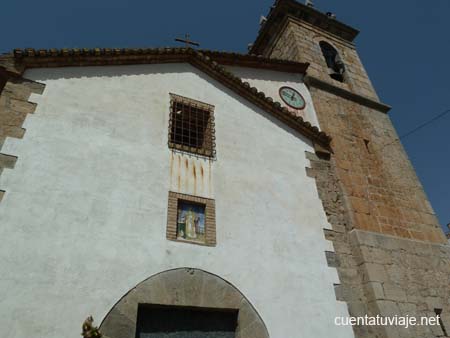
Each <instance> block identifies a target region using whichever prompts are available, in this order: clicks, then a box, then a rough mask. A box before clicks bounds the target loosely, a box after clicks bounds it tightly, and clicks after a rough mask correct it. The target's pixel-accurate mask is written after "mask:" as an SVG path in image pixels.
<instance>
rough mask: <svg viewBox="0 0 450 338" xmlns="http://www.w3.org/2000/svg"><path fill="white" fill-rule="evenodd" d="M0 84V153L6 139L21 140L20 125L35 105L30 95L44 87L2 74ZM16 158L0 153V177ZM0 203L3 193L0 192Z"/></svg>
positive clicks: (21, 129)
mask: <svg viewBox="0 0 450 338" xmlns="http://www.w3.org/2000/svg"><path fill="white" fill-rule="evenodd" d="M3 75H4V76H3V77H2V80H3V82H2V83H1V84H0V93H1V95H0V151H1V149H2V146H3V143H4V142H5V139H6V138H7V137H13V138H22V137H23V135H24V133H25V129H24V128H22V124H23V122H24V121H25V118H26V116H27V114H30V113H33V112H34V110H35V109H36V104H35V103H32V102H29V101H28V98H29V97H30V95H31V93H39V94H40V93H42V91H43V90H44V85H43V84H40V83H37V82H34V81H30V80H26V79H23V78H21V77H11V76H10V75H8V74H6V72H4V73H3ZM16 160H17V157H16V156H14V154H4V153H2V152H0V175H1V173H2V171H3V169H5V168H9V169H12V168H14V165H15V163H16ZM1 188H2V187H1V186H0V201H1V199H2V198H3V195H4V193H5V191H3V190H1Z"/></svg>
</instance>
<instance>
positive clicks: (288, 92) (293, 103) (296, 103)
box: [280, 87, 306, 109]
mask: <svg viewBox="0 0 450 338" xmlns="http://www.w3.org/2000/svg"><path fill="white" fill-rule="evenodd" d="M280 97H281V99H282V100H283V101H284V103H286V104H287V105H288V106H289V107H291V108H294V109H303V108H305V106H306V102H305V99H304V98H303V96H302V94H300V93H299V92H298V91H296V90H295V89H293V88H291V87H281V88H280Z"/></svg>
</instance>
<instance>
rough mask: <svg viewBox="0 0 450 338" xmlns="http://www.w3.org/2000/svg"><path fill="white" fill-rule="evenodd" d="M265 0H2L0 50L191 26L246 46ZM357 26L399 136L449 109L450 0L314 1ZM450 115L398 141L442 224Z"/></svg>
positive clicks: (138, 39) (197, 35)
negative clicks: (389, 107) (400, 142)
mask: <svg viewBox="0 0 450 338" xmlns="http://www.w3.org/2000/svg"><path fill="white" fill-rule="evenodd" d="M272 4H273V1H272V0H258V1H256V0H246V1H243V0H228V1H220V2H219V1H211V0H209V1H206V0H191V1H186V0H184V1H181V0H172V1H158V2H157V1H128V2H125V1H123V0H122V1H118V0H108V1H106V0H97V1H94V0H90V1H88V0H78V1H61V0H59V1H54V0H52V1H48V0H47V1H46V0H41V1H30V0H25V1H5V3H3V4H2V11H1V13H0V28H1V32H2V37H1V39H0V52H6V51H9V50H11V49H13V48H26V47H34V48H63V47H69V48H74V47H161V46H174V45H177V44H176V43H175V42H174V41H173V39H174V38H175V37H182V36H183V35H184V34H185V33H190V34H191V37H192V39H194V40H196V41H199V42H200V43H201V45H202V48H208V49H218V50H232V51H239V52H246V48H247V44H248V43H250V42H252V41H253V40H254V39H255V37H256V35H257V31H258V21H259V17H260V15H264V14H266V13H267V12H268V10H269V7H270V6H271V5H272ZM315 4H316V7H317V8H318V9H320V10H322V11H332V12H334V13H336V14H337V17H338V19H339V20H341V21H343V22H345V23H347V24H349V25H351V26H354V27H356V28H358V29H360V30H361V33H360V36H359V37H358V38H357V40H356V42H357V47H358V50H359V53H360V56H361V58H362V60H363V63H364V65H365V66H366V69H367V71H368V73H369V75H370V77H371V79H372V82H373V83H374V85H375V88H376V89H377V91H378V93H379V95H380V97H381V99H382V101H383V102H385V103H387V104H389V105H391V106H393V109H392V111H391V112H390V113H389V115H390V116H391V118H392V121H393V123H394V125H395V127H396V129H397V131H398V133H399V134H400V135H403V134H405V133H406V132H408V131H409V130H411V129H413V128H415V127H416V126H418V125H420V124H421V123H423V122H425V121H427V120H429V119H431V118H432V117H433V116H435V115H438V114H439V113H440V112H442V111H444V110H446V109H449V108H450V100H449V99H448V98H449V96H450V85H449V80H450V61H449V60H450V34H449V32H450V30H449V24H448V13H450V1H448V0H435V1H433V2H430V1H424V0H396V1H392V0H378V1H361V0H344V1H332V0H316V1H315ZM449 129H450V114H448V115H446V116H445V117H444V118H442V119H440V120H439V121H437V122H435V123H433V124H431V125H430V126H428V127H427V128H425V129H423V130H420V131H419V132H417V133H415V134H413V135H411V136H409V137H408V138H405V139H404V140H403V144H404V146H405V148H406V150H407V152H408V155H409V157H410V159H411V161H412V163H413V165H414V167H415V168H416V171H417V174H418V176H419V177H420V179H421V182H422V184H423V185H424V187H425V190H426V192H427V194H428V196H429V198H430V200H431V203H432V205H433V207H434V208H435V211H436V213H437V214H438V217H439V220H440V222H441V224H442V225H445V224H447V223H450V178H449V167H450V146H449V141H448V135H449V134H448V133H449Z"/></svg>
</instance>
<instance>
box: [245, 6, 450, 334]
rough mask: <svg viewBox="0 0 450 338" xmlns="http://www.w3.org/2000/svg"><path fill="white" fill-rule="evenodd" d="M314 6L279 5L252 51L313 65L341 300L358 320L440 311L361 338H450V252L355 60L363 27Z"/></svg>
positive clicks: (316, 172) (314, 171)
mask: <svg viewBox="0 0 450 338" xmlns="http://www.w3.org/2000/svg"><path fill="white" fill-rule="evenodd" d="M308 3H309V5H303V4H300V3H298V2H296V1H293V0H278V1H276V2H275V4H274V6H273V7H272V8H271V11H270V13H269V15H268V16H267V20H266V21H265V22H264V23H263V25H262V26H261V29H260V32H259V34H258V37H257V39H256V41H255V43H254V44H253V45H252V47H251V50H250V53H251V54H258V55H264V56H267V57H271V58H278V59H288V60H293V61H298V62H308V63H310V66H309V68H308V71H307V76H306V78H305V82H306V83H307V84H308V86H309V89H310V92H311V95H312V98H313V101H314V105H315V110H316V112H317V115H318V120H319V123H320V127H321V129H322V130H323V131H325V132H326V133H328V135H330V136H331V137H332V153H328V154H327V153H324V152H322V151H321V150H320V149H318V151H317V152H316V154H307V156H308V158H309V159H310V161H311V168H309V169H308V174H309V175H310V176H312V177H314V178H315V179H316V183H317V187H318V190H319V195H320V198H321V200H322V202H323V206H324V209H325V212H326V214H327V216H328V221H329V222H330V223H331V224H332V226H333V231H326V233H325V236H326V238H327V239H329V240H331V241H333V245H334V249H335V252H334V253H327V257H328V259H329V265H330V266H334V267H336V268H337V271H338V274H339V277H340V281H341V284H340V285H336V296H337V298H338V299H339V300H343V301H345V302H347V304H348V308H349V312H350V314H351V315H353V316H364V315H365V314H368V315H377V314H380V315H384V316H388V315H392V316H393V315H399V316H401V315H406V314H408V315H410V316H415V317H420V316H434V315H436V313H441V317H442V321H441V323H440V325H437V326H415V327H410V328H408V329H403V328H398V327H392V326H390V327H367V326H360V327H358V326H356V327H354V331H355V334H356V336H357V337H375V336H377V337H400V336H402V334H403V335H407V336H409V337H422V336H427V335H428V336H430V335H433V336H439V335H446V328H447V331H448V330H449V329H450V316H449V314H450V303H449V302H448V295H449V294H450V287H449V285H448V282H447V281H448V278H449V276H450V268H449V266H450V247H449V246H448V244H446V243H447V242H446V238H445V236H444V233H443V231H442V229H441V227H440V225H439V222H438V220H437V218H436V216H435V213H434V211H433V209H432V207H431V205H430V203H429V201H428V199H427V196H426V194H425V192H424V190H423V188H422V186H421V184H420V182H419V179H418V178H417V176H416V174H415V171H414V168H413V167H412V165H411V163H410V161H409V159H408V157H407V155H406V153H405V151H404V149H403V147H402V145H401V143H400V142H399V140H398V135H397V133H396V131H395V129H394V127H393V125H392V123H391V121H390V119H389V117H388V115H387V112H388V111H389V109H390V107H389V106H387V105H385V104H383V103H382V102H380V100H379V98H378V96H377V94H376V92H375V89H374V88H373V86H372V83H371V81H370V79H369V77H368V75H367V73H366V71H365V69H364V66H363V65H362V63H361V60H360V58H359V56H358V54H357V51H356V47H355V44H354V39H355V38H356V36H357V35H358V31H357V30H355V29H354V28H352V27H349V26H348V25H346V24H344V23H341V22H339V21H338V20H336V18H335V16H334V15H333V14H332V13H327V14H324V13H321V12H319V11H317V10H316V9H314V8H313V7H312V5H311V4H310V2H308ZM430 269H433V271H432V272H431V271H430Z"/></svg>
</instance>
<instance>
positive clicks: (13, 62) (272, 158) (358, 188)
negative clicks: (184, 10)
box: [0, 0, 450, 338]
mask: <svg viewBox="0 0 450 338" xmlns="http://www.w3.org/2000/svg"><path fill="white" fill-rule="evenodd" d="M307 3H308V4H309V5H302V4H300V3H298V2H296V1H294V0H277V1H275V4H274V6H273V7H272V9H271V11H270V13H269V15H268V16H267V20H263V22H262V26H261V29H260V32H259V34H258V36H257V38H256V41H255V43H254V44H253V45H252V47H251V50H250V52H249V53H248V54H238V53H233V52H218V51H210V50H196V49H192V48H136V49H134V48H124V49H120V48H113V49H111V48H94V49H77V48H75V49H49V50H44V49H41V50H35V49H25V50H22V49H16V50H14V51H12V52H10V53H7V54H4V55H0V236H1V238H2V239H3V242H2V245H1V246H0V328H2V331H1V335H2V337H5V338H27V337H37V338H40V337H45V338H65V337H67V338H69V337H79V335H80V330H81V323H83V321H84V320H85V319H86V317H87V320H86V321H85V322H84V323H85V327H84V328H83V332H84V333H85V336H86V335H87V334H86V332H89V330H90V328H91V329H92V330H94V331H95V332H97V328H96V326H98V329H99V330H100V331H101V332H102V333H103V337H105V338H135V337H139V338H145V337H148V336H149V335H148V334H149V333H151V332H161V331H156V330H163V329H162V328H161V327H162V326H164V325H162V326H161V325H159V324H160V323H159V324H158V323H156V324H155V322H156V321H157V320H154V318H162V317H161V316H164V314H165V313H166V314H167V313H171V316H174V317H172V318H177V321H176V323H169V324H170V325H168V326H166V329H167V328H168V327H170V328H171V330H173V332H174V334H178V335H176V336H177V337H179V336H180V335H179V333H180V331H181V334H182V335H183V334H185V333H186V332H185V331H183V330H188V331H187V332H188V334H191V333H192V331H195V330H197V331H198V328H199V327H201V328H202V329H206V328H208V327H209V328H208V330H210V331H214V330H216V331H217V330H219V329H220V330H221V331H220V332H218V333H217V332H216V333H213V334H212V336H213V337H214V336H215V335H216V334H218V335H219V336H223V335H222V334H223V333H226V336H227V337H236V338H246V337H248V338H269V337H270V338H282V337H283V338H284V337H292V338H297V337H317V338H324V337H329V336H333V337H336V338H352V337H356V338H397V337H400V338H403V337H405V338H406V337H408V338H410V337H414V338H430V337H443V336H446V335H448V333H449V331H450V283H449V280H450V245H449V244H448V242H447V239H446V238H445V236H444V233H443V231H442V230H441V227H440V225H439V222H438V220H437V218H436V216H435V213H434V211H433V208H432V207H431V205H430V203H429V201H428V199H427V196H426V194H425V192H424V190H423V188H422V186H421V184H420V182H419V179H418V178H417V176H416V174H415V170H414V168H413V167H412V165H411V163H410V161H409V159H408V157H407V155H406V153H405V151H404V149H403V147H402V145H401V143H400V142H399V140H398V135H397V134H396V131H395V129H394V127H393V125H392V123H391V121H390V119H389V116H388V115H387V113H388V111H389V109H390V107H389V106H388V105H386V104H384V103H383V102H381V101H380V99H379V97H378V95H377V93H376V91H375V89H374V87H373V85H372V83H371V81H370V79H369V76H368V75H367V73H366V71H365V69H364V66H363V64H362V62H361V60H360V58H359V56H358V54H357V50H356V46H355V43H354V40H355V38H356V36H357V34H358V31H357V30H355V29H354V28H352V27H349V26H348V25H346V24H344V23H341V22H339V21H338V20H336V18H335V17H334V16H333V15H332V14H331V13H329V14H323V13H321V12H319V11H317V10H316V9H314V7H313V5H312V2H311V1H308V2H307ZM205 311H206V312H208V311H209V312H208V318H216V319H217V322H216V320H211V322H212V323H201V324H202V325H201V326H196V325H197V324H198V323H200V322H201V321H202V314H204V313H206V312H205ZM225 313H226V315H225ZM151 314H155V317H154V318H153V317H152V315H151ZM177 314H178V315H177ZM180 314H182V315H180ZM437 314H440V316H441V322H440V323H439V325H422V326H410V327H408V328H403V327H400V326H354V327H353V328H351V327H349V326H339V325H336V324H335V319H336V318H337V317H341V318H344V317H346V316H348V315H350V316H358V317H359V316H362V317H364V316H366V315H368V316H377V315H381V316H390V317H394V316H410V317H416V318H418V319H419V317H428V318H430V317H435V316H436V315H437ZM90 315H92V317H88V316H90ZM177 316H178V317H177ZM192 318H197V319H196V320H195V321H190V319H192ZM93 319H94V320H95V324H93ZM185 319H186V322H189V323H188V324H189V325H187V326H184V327H183V326H182V323H183V321H184V320H185ZM186 322H185V323H186ZM215 322H216V323H215ZM225 322H226V323H225ZM224 323H225V324H227V325H225V324H224ZM206 324H207V325H206ZM209 324H211V325H209ZM213 324H214V325H213ZM195 328H196V329H195ZM152 330H153V331H152ZM163 331H164V330H163ZM164 332H165V331H164ZM208 332H209V331H208Z"/></svg>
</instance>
